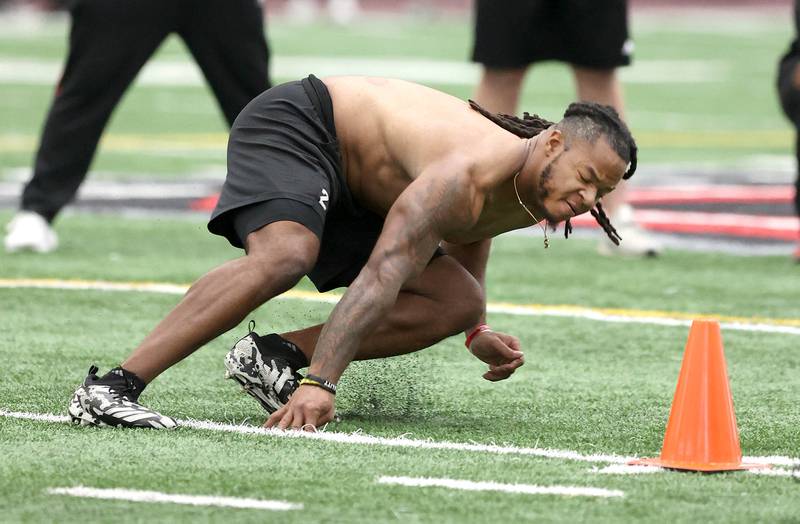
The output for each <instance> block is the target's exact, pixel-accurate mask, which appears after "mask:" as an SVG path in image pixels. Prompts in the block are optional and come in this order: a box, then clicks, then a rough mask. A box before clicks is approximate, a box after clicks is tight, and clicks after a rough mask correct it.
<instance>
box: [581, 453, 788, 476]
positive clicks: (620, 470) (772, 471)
mask: <svg viewBox="0 0 800 524" xmlns="http://www.w3.org/2000/svg"><path fill="white" fill-rule="evenodd" d="M758 458H759V457H742V461H743V462H756V460H757V459H758ZM762 458H768V457H762ZM772 458H776V459H780V460H779V461H777V462H773V463H772V464H780V463H781V462H784V461H788V462H794V463H800V460H798V459H791V458H789V457H772ZM760 463H761V464H767V463H768V462H767V461H766V460H762V461H761V462H760ZM589 471H590V472H591V473H603V474H608V475H640V474H643V473H644V474H646V473H660V472H664V471H668V470H667V469H666V468H662V467H659V466H641V465H628V464H611V465H610V466H606V467H604V468H592V469H590V470H589ZM740 471H746V472H747V473H752V474H753V475H766V476H770V477H792V476H794V477H800V472H798V471H794V470H791V469H781V468H755V469H745V470H740Z"/></svg>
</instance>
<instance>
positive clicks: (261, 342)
mask: <svg viewBox="0 0 800 524" xmlns="http://www.w3.org/2000/svg"><path fill="white" fill-rule="evenodd" d="M253 327H254V323H252V322H251V323H250V333H248V334H247V335H246V336H245V337H243V338H241V339H240V340H239V341H238V342H237V343H236V344H235V345H234V346H233V348H232V349H231V350H230V351H229V352H228V354H227V355H226V356H225V378H230V379H233V380H235V381H236V382H238V383H239V384H240V385H241V386H242V388H243V389H244V391H245V392H246V393H247V394H248V395H250V396H252V397H253V398H255V399H256V400H258V402H259V403H260V404H261V405H262V406H263V407H264V409H266V410H267V412H268V413H274V412H275V411H277V410H279V409H280V408H282V407H283V405H284V404H286V403H287V402H289V398H290V397H291V396H292V393H294V391H295V390H296V389H297V387H298V386H299V385H300V380H302V378H303V375H301V374H300V373H298V372H297V370H298V369H300V368H304V367H307V366H308V360H307V359H306V357H305V355H304V354H303V352H302V351H300V348H298V347H297V346H296V345H294V344H292V343H291V342H289V341H288V340H286V339H285V338H283V337H281V336H280V335H277V334H274V333H273V334H270V335H264V336H263V337H262V336H259V335H257V334H256V333H255V332H253Z"/></svg>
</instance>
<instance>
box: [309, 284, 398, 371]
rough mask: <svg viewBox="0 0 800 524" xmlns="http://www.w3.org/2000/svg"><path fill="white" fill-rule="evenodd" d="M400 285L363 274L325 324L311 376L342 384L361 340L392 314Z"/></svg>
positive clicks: (312, 364) (314, 357) (316, 349)
mask: <svg viewBox="0 0 800 524" xmlns="http://www.w3.org/2000/svg"><path fill="white" fill-rule="evenodd" d="M400 286H401V284H397V283H391V282H390V283H388V284H387V283H386V282H381V281H379V280H378V279H376V278H374V277H373V275H372V274H371V272H369V271H366V272H362V274H361V275H359V277H358V278H357V279H356V280H355V281H354V282H353V284H352V285H351V286H350V288H349V289H348V290H347V292H346V293H345V294H344V296H343V297H342V299H341V300H340V301H339V303H338V304H337V305H336V307H334V308H333V311H332V312H331V315H330V317H328V320H327V322H325V325H324V327H323V328H322V332H321V333H320V336H319V341H318V342H317V347H316V348H315V350H314V355H313V357H312V358H311V365H310V366H309V369H308V371H309V373H311V374H314V375H318V376H321V377H324V378H325V379H327V380H330V381H331V382H336V381H338V380H339V377H341V375H342V373H343V372H344V370H345V369H346V368H347V366H348V365H349V364H350V362H352V360H353V358H355V355H356V352H357V351H358V347H359V345H360V342H361V340H363V338H364V337H365V336H367V335H368V334H369V333H370V332H371V331H372V330H373V329H374V328H375V327H376V325H377V324H378V323H379V322H380V320H381V318H383V317H385V316H386V315H387V314H388V313H389V310H390V309H391V308H392V306H393V305H394V302H395V301H396V300H397V294H398V293H399V291H400Z"/></svg>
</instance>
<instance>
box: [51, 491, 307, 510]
mask: <svg viewBox="0 0 800 524" xmlns="http://www.w3.org/2000/svg"><path fill="white" fill-rule="evenodd" d="M47 492H48V493H50V494H51V495H69V496H71V497H81V498H92V499H108V500H129V501H131V502H162V503H172V504H187V505H190V506H218V507H223V508H245V509H269V510H274V511H289V510H293V509H303V505H302V504H294V503H292V502H286V501H283V500H259V499H242V498H236V497H216V496H211V495H178V494H171V493H161V492H158V491H140V490H137V489H101V488H88V487H85V486H75V487H73V488H47Z"/></svg>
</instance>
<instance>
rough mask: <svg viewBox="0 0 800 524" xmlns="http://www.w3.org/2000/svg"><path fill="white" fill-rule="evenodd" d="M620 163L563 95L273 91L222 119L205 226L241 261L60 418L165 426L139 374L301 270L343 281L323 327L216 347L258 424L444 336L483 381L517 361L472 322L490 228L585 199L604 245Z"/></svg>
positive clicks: (630, 153)
mask: <svg viewBox="0 0 800 524" xmlns="http://www.w3.org/2000/svg"><path fill="white" fill-rule="evenodd" d="M635 168H636V145H635V143H634V141H633V138H632V137H631V135H630V132H629V131H628V129H627V127H626V126H625V124H624V123H622V121H621V120H620V119H619V117H618V116H617V114H616V112H614V110H613V109H612V108H610V107H607V106H600V105H597V104H573V105H571V106H570V107H569V108H568V109H567V112H566V113H565V117H564V119H563V120H561V121H560V122H559V123H557V124H552V123H551V122H547V121H546V120H543V119H540V118H538V117H536V116H533V117H531V116H529V115H527V114H526V115H525V117H524V118H523V119H519V118H516V117H511V116H507V115H494V114H491V113H488V112H486V111H485V110H483V109H482V108H480V107H479V106H478V105H477V104H474V103H472V104H471V105H470V104H467V103H465V102H463V101H462V100H459V99H457V98H454V97H452V96H449V95H446V94H444V93H441V92H438V91H435V90H433V89H429V88H427V87H423V86H420V85H416V84H412V83H408V82H403V81H399V80H388V79H380V78H362V77H334V78H326V79H324V82H323V81H320V80H319V79H317V78H315V77H314V76H313V75H312V76H310V77H308V78H306V79H304V80H302V81H297V82H291V83H288V84H283V85H281V86H277V87H275V88H272V89H270V90H268V91H266V92H264V93H263V94H261V95H259V96H258V97H257V98H255V99H254V100H253V101H252V102H251V103H250V104H249V105H248V106H247V107H246V108H245V109H244V110H243V111H242V113H241V114H240V115H239V117H238V118H237V120H236V122H235V123H234V126H233V128H232V130H231V135H230V141H229V144H228V175H227V178H226V181H225V185H224V186H223V189H222V194H221V196H220V200H219V203H218V205H217V208H216V209H215V211H214V213H213V214H212V218H211V221H210V222H209V226H208V227H209V230H210V231H211V232H213V233H216V234H219V235H223V236H225V237H226V238H227V239H228V240H229V241H230V242H231V244H233V245H234V246H236V247H243V248H244V249H245V252H246V254H245V256H243V257H241V258H238V259H235V260H232V261H229V262H226V263H225V264H223V265H221V266H220V267H218V268H216V269H214V270H212V271H211V272H209V273H208V274H206V275H205V276H203V277H202V278H200V279H199V280H198V281H197V282H195V283H194V285H192V287H191V288H190V289H189V291H188V292H187V293H186V296H185V297H184V298H183V299H182V300H181V302H180V303H179V304H178V305H177V306H176V307H175V309H173V310H172V311H171V312H170V313H169V314H168V315H167V317H166V318H165V319H164V320H162V321H161V323H159V324H158V325H157V326H156V328H155V329H154V330H153V331H152V332H151V333H150V334H149V335H148V336H147V337H146V338H145V339H144V340H143V341H142V343H141V344H140V345H139V346H138V347H137V348H136V349H135V351H134V352H133V353H132V354H131V355H130V357H129V358H128V359H127V360H125V361H124V362H123V363H122V365H121V366H120V367H118V368H114V369H112V370H111V371H110V372H109V373H108V374H106V375H105V376H103V377H97V376H96V375H95V373H96V371H97V368H95V367H94V366H93V367H92V368H90V371H89V376H88V377H87V378H86V380H85V382H84V384H83V385H81V386H80V387H79V388H78V390H77V391H76V392H75V395H74V397H73V399H72V402H71V403H70V406H69V412H70V415H71V417H72V419H73V421H74V422H76V423H80V424H95V425H114V426H136V427H156V428H160V427H167V428H169V427H174V426H175V421H174V420H173V419H171V418H170V417H167V416H163V415H161V414H159V413H156V412H154V411H152V410H150V409H148V408H146V407H144V406H142V405H140V404H138V397H139V394H140V393H141V391H142V389H143V388H144V386H145V384H147V383H148V382H150V381H151V380H153V379H154V378H155V377H156V376H158V375H159V374H160V373H161V372H163V371H164V370H165V369H167V368H169V367H170V366H172V365H173V364H175V363H176V362H178V361H180V360H181V359H183V358H184V357H186V356H188V355H189V354H191V353H192V352H194V351H195V350H197V349H198V348H200V347H201V346H202V345H203V344H205V343H207V342H209V341H210V340H212V339H214V338H215V337H217V336H219V335H221V334H223V333H225V332H226V331H228V330H229V329H231V328H233V327H235V326H237V325H238V324H239V323H240V322H241V321H242V320H243V319H245V318H246V316H247V315H248V314H249V313H250V312H251V311H253V310H254V309H256V308H257V307H258V306H260V305H262V304H263V303H265V302H266V301H268V300H270V299H271V298H273V297H275V296H277V295H279V294H281V293H283V292H284V291H287V290H289V289H291V288H292V287H293V286H294V285H295V284H297V282H298V281H299V280H300V279H301V278H302V277H303V276H304V275H308V276H309V277H310V278H311V280H312V281H313V282H314V284H315V285H316V287H317V289H319V290H320V291H325V290H328V289H332V288H334V287H342V286H348V289H347V291H346V292H345V294H344V296H343V297H342V299H341V300H340V301H339V303H338V304H337V305H336V307H335V308H334V309H333V312H332V313H331V315H330V317H329V318H328V320H327V322H326V323H325V324H323V325H318V326H313V327H309V328H306V329H302V330H299V331H294V332H290V333H283V334H281V335H278V334H270V335H266V336H259V335H257V334H256V333H254V332H252V329H253V328H252V327H251V330H250V331H251V332H250V333H249V334H248V335H246V336H245V337H243V338H242V339H241V340H239V341H238V342H237V343H236V344H235V345H234V347H233V349H232V350H231V351H230V353H228V355H227V356H226V358H225V366H226V368H227V376H228V377H229V378H233V379H234V380H236V381H237V382H239V383H240V384H241V385H242V387H244V389H245V391H247V392H248V393H249V394H251V395H252V396H253V397H254V398H256V399H257V400H258V401H259V402H260V403H261V404H262V406H263V407H264V408H265V409H266V410H267V411H268V412H269V413H271V416H270V417H269V419H268V420H267V422H266V423H265V425H266V426H267V427H272V426H277V427H279V428H303V429H313V428H315V427H317V426H319V425H321V424H325V423H326V422H328V421H330V420H331V419H332V418H333V416H334V395H335V393H336V382H337V381H338V379H339V377H340V376H341V374H342V373H343V372H344V370H345V368H347V366H348V365H349V363H350V362H351V361H352V360H354V359H369V358H383V357H389V356H394V355H400V354H404V353H409V352H412V351H417V350H420V349H423V348H426V347H429V346H431V345H433V344H435V343H436V342H438V341H440V340H442V339H444V338H446V337H449V336H451V335H454V334H456V333H459V332H465V333H466V334H467V336H468V338H467V347H468V348H469V350H470V351H471V353H472V354H473V355H474V356H475V357H477V358H478V359H480V360H482V361H483V362H485V363H487V364H488V366H489V369H488V371H487V372H486V373H485V374H484V378H485V379H487V380H503V379H506V378H508V377H509V376H510V375H511V374H512V373H513V372H514V371H515V370H516V369H517V368H518V367H519V366H521V365H522V364H523V359H524V357H523V353H522V351H521V349H520V344H519V341H518V340H517V339H516V338H515V337H513V336H511V335H507V334H504V333H498V332H493V331H491V330H489V329H488V327H487V326H486V324H485V323H484V322H485V312H486V309H485V306H486V293H485V290H484V273H485V267H486V262H487V258H488V255H489V247H490V242H491V240H490V239H491V238H492V237H494V236H496V235H498V234H500V233H503V232H506V231H511V230H514V229H519V228H524V227H527V226H530V225H531V224H534V223H538V222H540V221H541V222H542V223H541V224H540V225H541V226H542V228H543V229H544V223H545V222H547V223H550V224H553V225H555V224H558V223H560V222H562V221H567V224H566V231H567V232H568V231H569V229H570V228H569V219H570V218H571V217H573V216H575V215H579V214H581V213H585V212H587V211H590V210H591V212H592V214H593V215H594V216H595V218H596V219H597V220H598V222H600V224H601V226H602V227H603V229H604V230H605V231H606V233H607V234H608V235H609V236H610V237H612V238H614V239H615V240H618V237H616V235H615V231H614V229H613V227H612V226H611V224H610V223H609V222H608V219H607V218H606V216H605V214H604V213H603V210H602V207H601V205H600V203H599V200H600V198H602V197H603V196H604V195H606V194H607V193H609V192H610V191H611V190H613V189H614V187H615V186H616V185H617V183H619V181H620V180H621V179H622V178H628V177H630V176H631V175H632V174H633V171H634V170H635ZM545 235H546V230H545ZM545 238H546V237H545ZM304 367H308V372H307V373H306V374H305V377H303V376H302V375H300V374H299V373H298V372H297V371H298V369H301V368H304Z"/></svg>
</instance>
